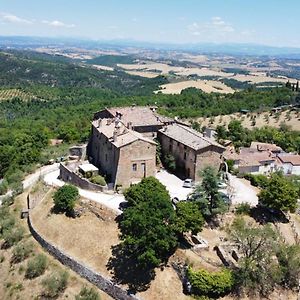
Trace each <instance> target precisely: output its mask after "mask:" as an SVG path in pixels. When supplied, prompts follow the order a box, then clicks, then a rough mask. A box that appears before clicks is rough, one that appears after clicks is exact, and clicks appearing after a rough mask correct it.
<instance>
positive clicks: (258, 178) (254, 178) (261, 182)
mask: <svg viewBox="0 0 300 300" xmlns="http://www.w3.org/2000/svg"><path fill="white" fill-rule="evenodd" d="M244 178H245V179H247V180H249V181H250V183H251V184H252V185H253V186H257V187H260V188H262V189H264V188H265V187H267V185H268V182H269V179H268V177H267V176H265V175H261V174H259V175H253V174H245V175H244Z"/></svg>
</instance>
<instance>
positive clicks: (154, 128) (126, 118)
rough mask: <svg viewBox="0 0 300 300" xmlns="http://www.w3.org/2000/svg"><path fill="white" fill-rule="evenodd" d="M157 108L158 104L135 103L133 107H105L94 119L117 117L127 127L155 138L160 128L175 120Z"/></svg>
mask: <svg viewBox="0 0 300 300" xmlns="http://www.w3.org/2000/svg"><path fill="white" fill-rule="evenodd" d="M156 109H157V107H156V106H153V107H148V106H134V105H133V106H131V107H113V108H105V109H103V110H101V111H99V112H96V113H95V114H94V120H98V119H103V118H115V117H117V118H119V119H120V120H121V122H122V123H123V124H124V125H125V126H126V127H127V128H129V129H132V130H134V131H137V132H139V133H142V134H143V135H144V136H148V137H151V138H154V137H156V135H157V132H158V130H159V129H161V128H163V126H164V125H166V124H172V123H173V122H174V120H173V119H171V118H167V117H164V116H161V115H159V114H157V112H156Z"/></svg>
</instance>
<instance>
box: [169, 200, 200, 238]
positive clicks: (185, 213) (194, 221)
mask: <svg viewBox="0 0 300 300" xmlns="http://www.w3.org/2000/svg"><path fill="white" fill-rule="evenodd" d="M176 215H177V218H176V225H175V226H176V230H177V231H178V232H179V233H181V234H182V233H184V232H188V231H191V232H192V234H197V233H198V232H200V231H201V230H202V227H203V225H204V219H203V216H202V214H201V212H200V210H199V206H198V205H197V203H194V202H178V203H177V204H176Z"/></svg>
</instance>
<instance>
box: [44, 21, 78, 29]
mask: <svg viewBox="0 0 300 300" xmlns="http://www.w3.org/2000/svg"><path fill="white" fill-rule="evenodd" d="M42 23H43V24H47V25H49V26H52V27H64V28H74V27H75V24H66V23H63V22H61V21H57V20H54V21H47V20H44V21H42Z"/></svg>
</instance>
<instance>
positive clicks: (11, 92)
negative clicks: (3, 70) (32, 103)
mask: <svg viewBox="0 0 300 300" xmlns="http://www.w3.org/2000/svg"><path fill="white" fill-rule="evenodd" d="M13 98H20V99H22V100H23V101H28V100H31V99H34V98H35V96H33V95H30V94H28V93H25V92H23V91H21V90H18V89H8V90H0V101H3V100H10V99H13Z"/></svg>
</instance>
